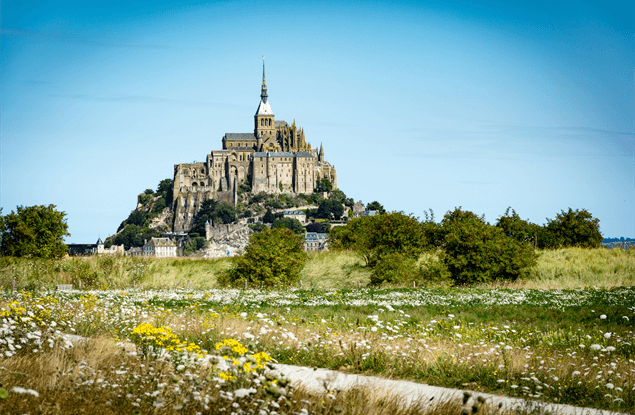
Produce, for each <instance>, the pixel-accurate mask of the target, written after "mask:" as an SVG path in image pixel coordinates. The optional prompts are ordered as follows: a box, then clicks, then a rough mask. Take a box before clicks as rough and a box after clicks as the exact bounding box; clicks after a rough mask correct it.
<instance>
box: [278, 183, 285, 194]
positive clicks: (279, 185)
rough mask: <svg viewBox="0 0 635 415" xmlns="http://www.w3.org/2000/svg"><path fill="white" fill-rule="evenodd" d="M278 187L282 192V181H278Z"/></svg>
mask: <svg viewBox="0 0 635 415" xmlns="http://www.w3.org/2000/svg"><path fill="white" fill-rule="evenodd" d="M278 187H279V188H280V191H281V192H284V185H283V184H282V182H278Z"/></svg>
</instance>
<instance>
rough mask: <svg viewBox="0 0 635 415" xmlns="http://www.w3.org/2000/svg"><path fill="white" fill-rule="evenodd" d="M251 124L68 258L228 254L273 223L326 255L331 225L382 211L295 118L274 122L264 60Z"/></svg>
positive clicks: (178, 168)
mask: <svg viewBox="0 0 635 415" xmlns="http://www.w3.org/2000/svg"><path fill="white" fill-rule="evenodd" d="M253 125H254V129H253V132H247V133H226V134H225V135H224V136H223V137H222V149H221V150H212V151H211V152H210V153H209V154H207V156H206V158H205V162H198V163H196V162H195V163H179V164H176V165H175V166H174V176H173V179H172V180H170V179H166V180H163V181H162V182H161V183H160V184H159V189H157V191H156V192H155V191H153V190H151V189H148V190H146V191H145V192H144V193H142V194H140V195H139V198H138V203H137V208H136V209H135V210H134V211H133V212H132V213H131V214H130V216H129V217H128V219H126V220H124V221H123V222H122V224H121V225H120V226H119V229H117V234H115V235H113V236H111V237H109V238H107V239H106V240H105V241H104V242H102V241H101V239H100V240H99V241H98V242H97V243H96V244H72V245H69V248H70V251H71V253H74V254H84V253H91V254H93V253H94V254H100V255H101V254H127V255H133V256H168V257H170V256H176V255H183V254H185V255H187V254H191V253H192V251H199V250H200V251H201V252H202V255H203V256H207V257H219V256H227V255H229V256H231V255H234V254H236V253H237V252H239V251H240V250H242V249H243V248H244V247H245V246H246V245H247V244H248V242H249V236H250V235H251V234H252V233H253V232H254V231H257V230H258V229H260V228H261V227H262V226H268V227H270V226H272V225H274V226H275V223H274V221H275V220H285V221H286V222H285V223H286V226H287V227H290V226H293V227H295V229H296V231H298V229H302V232H304V233H305V248H306V250H323V249H326V248H327V246H328V244H327V232H328V229H329V228H330V227H332V226H342V225H344V224H346V221H347V219H348V218H350V217H354V216H361V215H373V214H375V212H376V211H377V209H378V206H381V205H379V204H378V203H377V202H373V204H371V206H369V209H367V208H366V207H365V206H364V205H363V204H362V202H361V201H359V202H357V203H354V201H353V199H350V198H347V197H346V195H345V194H344V193H343V192H342V191H341V190H340V189H338V187H337V172H336V170H335V166H334V165H332V164H331V163H329V162H328V161H327V160H326V157H325V151H324V147H323V146H322V145H320V147H319V150H318V148H317V147H313V146H311V144H310V143H309V142H307V140H306V136H305V133H304V129H302V128H301V127H298V126H297V125H296V123H295V120H294V121H293V123H291V124H289V123H288V122H287V121H285V120H276V118H275V115H274V113H273V110H272V107H271V103H270V102H269V96H268V93H267V81H266V78H265V65H264V59H263V66H262V84H261V89H260V102H259V103H258V107H257V109H256V113H255V115H254V124H253ZM371 208H372V209H371ZM210 209H211V210H210ZM214 209H217V210H214ZM382 209H383V208H382ZM212 211H213V212H214V213H210V212H212ZM302 227H303V228H302Z"/></svg>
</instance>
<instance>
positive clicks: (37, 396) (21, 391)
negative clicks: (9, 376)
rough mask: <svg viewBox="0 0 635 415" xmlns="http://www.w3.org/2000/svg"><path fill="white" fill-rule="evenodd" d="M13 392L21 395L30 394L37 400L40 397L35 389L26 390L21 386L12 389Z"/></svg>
mask: <svg viewBox="0 0 635 415" xmlns="http://www.w3.org/2000/svg"><path fill="white" fill-rule="evenodd" d="M11 392H15V393H20V394H28V395H33V396H35V397H36V398H39V397H40V394H39V393H37V392H36V391H34V390H33V389H25V388H22V387H20V386H14V387H12V388H11Z"/></svg>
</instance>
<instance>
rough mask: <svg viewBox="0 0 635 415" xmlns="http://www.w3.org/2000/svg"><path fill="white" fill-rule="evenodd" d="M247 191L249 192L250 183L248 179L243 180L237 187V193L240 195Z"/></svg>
mask: <svg viewBox="0 0 635 415" xmlns="http://www.w3.org/2000/svg"><path fill="white" fill-rule="evenodd" d="M249 192H251V184H249V180H245V181H244V182H242V184H241V185H240V187H239V188H238V194H239V195H242V194H244V193H249Z"/></svg>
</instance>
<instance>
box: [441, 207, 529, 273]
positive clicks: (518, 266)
mask: <svg viewBox="0 0 635 415" xmlns="http://www.w3.org/2000/svg"><path fill="white" fill-rule="evenodd" d="M441 225H442V227H443V230H444V233H445V238H444V243H443V245H444V248H443V251H442V252H441V254H440V257H441V260H442V261H443V263H444V264H445V266H446V267H447V269H448V271H449V272H450V274H451V278H452V280H453V281H454V283H455V284H459V285H464V284H475V283H487V282H491V281H493V280H499V279H508V280H516V279H517V278H520V277H524V276H526V275H527V273H528V271H529V269H530V268H531V267H532V266H534V265H535V264H536V261H537V255H536V253H535V251H534V249H533V248H532V247H531V246H530V245H528V244H522V243H520V242H518V241H516V240H515V239H512V238H508V237H507V236H505V233H504V232H503V230H502V229H501V228H498V227H496V226H492V225H490V224H488V223H487V222H485V220H484V219H483V218H482V217H479V216H477V215H475V214H474V213H472V212H469V211H462V210H461V209H460V208H457V209H455V210H454V211H453V212H448V213H447V214H446V215H445V216H444V218H443V221H442V222H441Z"/></svg>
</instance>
